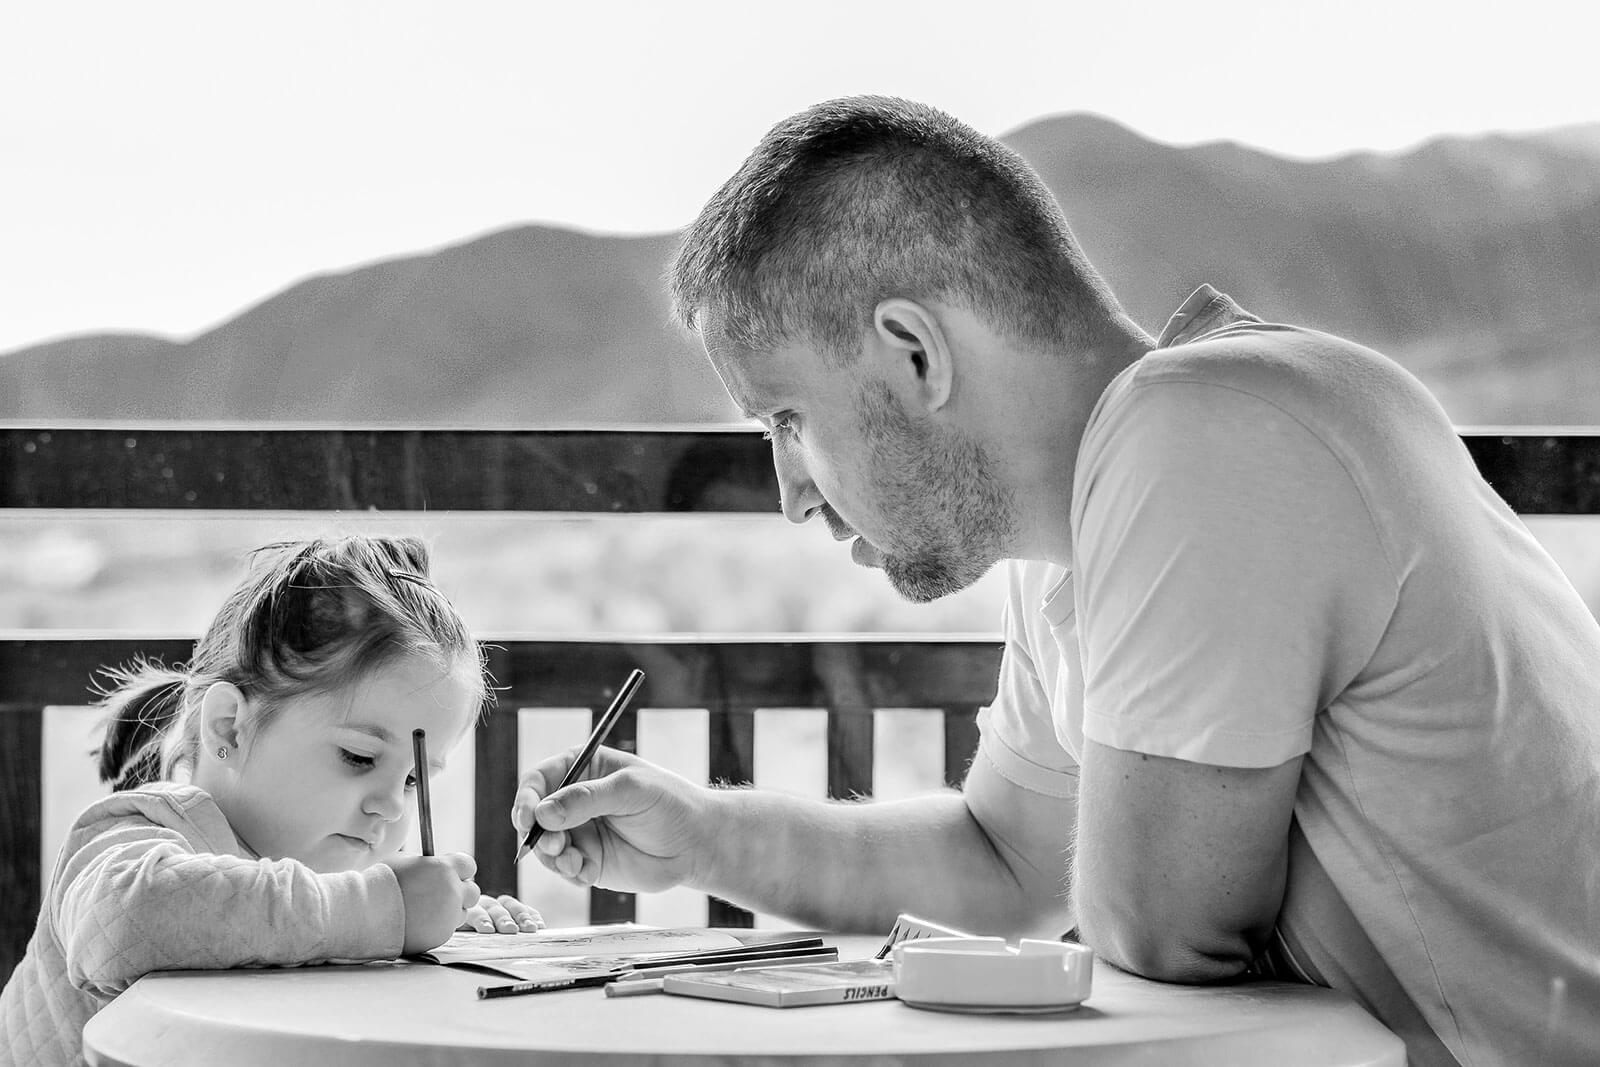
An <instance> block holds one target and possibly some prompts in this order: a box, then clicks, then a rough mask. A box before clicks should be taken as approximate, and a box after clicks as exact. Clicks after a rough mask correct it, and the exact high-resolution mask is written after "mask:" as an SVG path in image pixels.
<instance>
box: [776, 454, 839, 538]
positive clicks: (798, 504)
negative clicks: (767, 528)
mask: <svg viewBox="0 0 1600 1067" xmlns="http://www.w3.org/2000/svg"><path fill="white" fill-rule="evenodd" d="M772 466H773V468H774V469H775V470H776V471H777V472H778V495H779V499H780V501H781V506H782V508H783V517H784V518H786V519H788V520H789V521H790V522H795V523H800V522H805V521H806V520H807V519H809V518H811V516H812V515H813V514H815V513H816V511H817V509H819V508H821V507H822V505H823V504H826V503H827V501H826V500H824V499H823V496H822V493H821V491H820V490H818V489H817V486H816V483H815V482H813V481H812V480H811V476H810V475H809V474H807V473H806V469H805V465H804V464H802V463H799V462H797V461H796V460H794V459H792V458H788V457H779V456H773V458H772Z"/></svg>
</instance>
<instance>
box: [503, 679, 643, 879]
mask: <svg viewBox="0 0 1600 1067" xmlns="http://www.w3.org/2000/svg"><path fill="white" fill-rule="evenodd" d="M642 681H644V671H641V670H638V669H637V668H636V669H635V670H634V672H633V673H632V674H630V675H628V680H627V681H625V682H623V683H622V688H621V689H619V690H617V696H616V699H615V700H613V701H612V702H611V706H610V707H609V708H607V709H606V713H605V714H604V715H602V716H600V721H599V722H597V723H595V725H594V731H593V732H592V733H590V734H589V740H587V741H585V742H584V743H583V748H582V749H581V750H579V752H578V758H577V759H575V760H573V761H572V766H570V767H568V768H567V773H566V774H565V775H563V776H562V778H561V784H560V785H558V786H556V788H555V789H553V790H551V792H556V791H557V790H561V789H565V788H566V787H567V786H569V785H571V784H572V783H573V782H576V781H577V780H578V778H579V776H581V775H582V774H583V772H584V770H585V769H587V768H588V766H589V761H590V760H592V759H594V752H595V749H597V748H599V747H600V742H602V741H604V740H605V739H606V735H607V734H609V733H610V732H611V728H612V727H613V726H615V725H616V723H617V718H618V716H620V715H621V714H622V709H623V708H625V707H627V706H628V701H630V700H632V699H633V694H634V690H636V689H638V688H639V683H640V682H642ZM547 795H548V794H547ZM542 833H544V831H543V830H542V829H540V828H539V820H538V819H534V820H533V825H531V826H529V827H528V836H527V837H525V838H523V840H522V846H521V847H520V848H518V849H517V858H516V859H515V860H513V861H512V862H513V863H516V862H518V861H520V860H521V859H522V857H524V856H526V855H527V854H528V853H529V852H530V851H532V849H533V845H534V842H536V841H538V840H539V835H540V834H542Z"/></svg>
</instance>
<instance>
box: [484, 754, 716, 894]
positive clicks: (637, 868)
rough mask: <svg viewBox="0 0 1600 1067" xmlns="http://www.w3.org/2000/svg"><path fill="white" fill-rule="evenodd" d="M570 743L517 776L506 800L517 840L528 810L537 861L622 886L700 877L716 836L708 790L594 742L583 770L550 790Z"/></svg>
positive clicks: (643, 888) (645, 887)
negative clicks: (535, 825)
mask: <svg viewBox="0 0 1600 1067" xmlns="http://www.w3.org/2000/svg"><path fill="white" fill-rule="evenodd" d="M576 755H577V749H570V750H568V751H566V752H563V753H561V754H560V755H558V756H552V757H551V758H549V759H547V760H545V761H544V762H543V763H541V764H539V765H538V766H537V767H535V768H534V769H533V770H532V771H530V772H529V773H528V775H527V777H525V778H523V780H522V785H521V787H520V788H519V789H518V790H517V795H516V799H515V801H514V802H513V804H512V807H511V824H512V825H513V826H515V827H516V829H517V838H518V840H521V839H522V838H523V837H524V836H525V835H526V834H527V831H528V827H529V826H530V825H531V824H532V822H533V819H534V817H535V814H537V817H538V820H539V826H540V827H541V828H542V829H543V830H544V831H545V832H544V833H543V834H542V835H541V836H540V838H539V840H538V841H537V842H536V843H535V846H534V854H535V855H537V856H538V857H539V862H540V863H542V864H544V865H545V866H546V867H548V868H549V869H550V870H552V871H554V872H556V873H557V874H559V875H560V876H561V877H563V878H565V879H566V880H567V881H569V882H573V883H575V884H577V885H600V886H603V887H605V888H607V889H615V890H619V891H624V892H653V891H655V890H658V889H667V888H670V887H672V886H675V885H680V884H684V883H688V884H697V885H702V886H703V885H704V881H705V877H706V874H707V869H708V867H709V865H710V860H711V849H712V845H713V843H714V841H715V838H716V827H715V826H714V825H713V819H712V816H711V812H710V807H711V802H712V799H713V793H712V791H711V790H709V789H707V788H705V787H704V786H699V785H695V784H694V783H692V782H690V781H689V780H688V779H686V778H682V777H680V776H678V775H676V774H673V773H672V772H671V771H668V770H665V769H663V768H661V767H657V766H656V765H655V764H653V763H649V762H647V761H645V760H642V759H640V758H639V757H637V756H633V755H630V754H628V753H626V752H619V751H617V750H616V749H612V748H605V747H601V748H599V749H597V750H596V751H595V754H594V759H593V760H592V761H591V762H590V764H589V768H588V773H589V774H590V775H591V777H588V778H585V779H584V780H582V781H578V782H574V783H573V784H572V785H570V786H568V787H567V788H565V789H562V790H559V791H557V792H555V793H554V794H551V792H550V791H551V790H552V789H554V788H555V786H556V785H558V784H559V783H560V781H561V779H562V777H563V776H564V775H565V774H566V773H567V768H568V767H570V766H571V765H572V760H573V759H574V757H576Z"/></svg>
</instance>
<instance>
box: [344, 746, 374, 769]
mask: <svg viewBox="0 0 1600 1067" xmlns="http://www.w3.org/2000/svg"><path fill="white" fill-rule="evenodd" d="M339 758H340V759H342V760H344V761H345V762H346V763H348V764H349V765H350V766H352V767H360V768H361V769H363V770H365V769H367V768H368V767H371V766H372V765H373V759H372V757H371V756H363V755H362V754H361V753H359V752H351V751H350V750H349V749H348V748H341V749H340V750H339Z"/></svg>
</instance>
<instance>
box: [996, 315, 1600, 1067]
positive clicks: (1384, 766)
mask: <svg viewBox="0 0 1600 1067" xmlns="http://www.w3.org/2000/svg"><path fill="white" fill-rule="evenodd" d="M1072 544H1073V568H1072V571H1071V572H1070V573H1069V572H1068V571H1067V570H1066V569H1065V568H1063V567H1060V566H1055V565H1052V564H1047V563H1042V562H1017V563H1013V564H1010V567H1011V579H1010V593H1009V596H1008V600H1007V605H1006V613H1005V628H1006V653H1005V657H1004V662H1003V664H1002V668H1001V677H1000V682H999V690H998V693H997V695H996V699H995V703H994V705H993V706H992V707H991V708H989V709H988V710H987V711H986V712H985V713H984V716H983V718H982V720H981V725H982V728H983V741H982V751H983V753H984V755H985V757H986V758H987V759H988V760H990V761H991V762H992V763H993V764H994V766H995V767H996V768H997V769H998V770H999V771H1000V773H1002V774H1004V775H1005V776H1006V777H1007V778H1009V779H1011V780H1012V781H1014V782H1016V783H1017V784H1018V785H1021V786H1023V787H1024V788H1028V789H1032V790H1035V791H1039V792H1045V793H1056V794H1061V793H1071V792H1074V791H1075V789H1076V781H1075V779H1076V769H1077V763H1078V758H1079V755H1080V754H1081V752H1082V744H1083V739H1084V738H1085V737H1088V738H1091V739H1093V740H1094V741H1096V742H1098V743H1101V744H1105V745H1109V746H1112V747H1115V748H1119V749H1123V750H1126V751H1137V752H1145V753H1149V754H1151V755H1160V756H1169V757H1174V758H1178V759H1184V760H1190V761H1194V762H1199V763H1208V764H1216V765H1222V766H1233V767H1270V766H1275V765H1277V764H1279V763H1282V762H1284V761H1286V760H1288V759H1291V758H1293V757H1295V756H1300V755H1304V756H1305V760H1304V763H1303V765H1302V767H1303V769H1302V774H1301V781H1300V786H1299V790H1298V793H1297V795H1296V798H1295V806H1294V815H1295V820H1294V828H1293V831H1292V836H1291V843H1290V844H1291V848H1290V868H1289V884H1288V887H1287V891H1286V895H1285V901H1284V905H1283V909H1282V912H1281V913H1280V916H1279V919H1278V928H1277V932H1276V935H1275V938H1274V944H1273V946H1272V952H1271V953H1270V957H1271V958H1270V959H1269V960H1267V961H1265V962H1266V963H1267V964H1268V966H1269V969H1270V971H1271V973H1277V974H1280V975H1287V974H1298V975H1299V976H1303V977H1306V978H1308V979H1309V980H1312V981H1319V982H1321V983H1324V984H1328V985H1332V986H1334V987H1336V988H1342V989H1345V990H1347V991H1348V992H1350V993H1352V994H1354V995H1355V996H1356V997H1357V998H1358V999H1360V1000H1361V1001H1362V1002H1363V1003H1364V1004H1366V1005H1367V1007H1368V1008H1369V1009H1370V1010H1372V1011H1373V1013H1374V1014H1375V1015H1377V1016H1378V1017H1379V1018H1380V1019H1382V1020H1383V1021H1384V1022H1385V1023H1387V1024H1388V1025H1389V1026H1390V1027H1391V1028H1393V1029H1394V1030H1395V1031H1396V1032H1397V1033H1399V1034H1400V1035H1401V1037H1403V1038H1404V1039H1405V1040H1406V1042H1407V1048H1408V1053H1409V1055H1410V1057H1411V1061H1412V1063H1413V1064H1427V1063H1435V1062H1442V1063H1448V1062H1450V1058H1449V1057H1450V1056H1451V1055H1453V1056H1454V1057H1455V1059H1456V1060H1459V1061H1460V1062H1461V1063H1463V1064H1473V1065H1476V1064H1500V1063H1505V1064H1522V1063H1541V1064H1558V1063H1569V1062H1570V1063H1579V1062H1585V1063H1594V1062H1600V626H1597V625H1596V622H1595V619H1594V617H1593V616H1592V615H1591V614H1590V613H1589V611H1588V609H1587V608H1586V607H1585V606H1584V604H1583V602H1582V600H1581V599H1580V598H1579V596H1578V595H1577V593H1576V592H1575V591H1574V590H1573V589H1572V587H1571V584H1570V583H1569V582H1568V581H1567V579H1566V578H1565V576H1564V575H1563V574H1562V573H1561V571H1560V569H1559V568H1558V567H1557V566H1556V564H1555V563H1554V562H1553V561H1552V560H1551V559H1550V557H1549V556H1548V555H1547V554H1546V553H1545V552H1544V550H1543V549H1542V548H1541V546H1540V545H1539V544H1538V542H1537V541H1535V540H1534V538H1533V537H1532V535H1530V534H1529V533H1528V531H1527V529H1526V528H1525V527H1524V525H1523V524H1522V522H1521V521H1520V520H1519V519H1518V518H1517V517H1516V515H1515V514H1514V513H1513V512H1511V510H1510V509H1509V508H1508V507H1507V506H1506V505H1505V504H1504V502H1503V501H1502V500H1501V499H1500V497H1499V496H1497V495H1496V493H1495V492H1494V490H1493V489H1492V488H1490V487H1489V485H1488V484H1486V483H1485V482H1484V481H1483V479H1482V478H1481V477H1480V476H1479V474H1478V472H1477V469H1476V467H1475V465H1474V464H1473V461H1472V459H1471V457H1470V456H1469V455H1468V453H1467V451H1466V449H1465V447H1464V446H1463V445H1462V443H1461V441H1460V439H1459V437H1458V435H1457V433H1456V431H1455V429H1454V427H1453V426H1452V425H1451V424H1450V421H1449V419H1448V418H1447V416H1446V415H1445V413H1444V411H1443V410H1442V409H1441V408H1440V407H1439V406H1438V404H1437V403H1436V402H1435V401H1434V399H1433V398H1432V397H1431V396H1430V395H1429V394H1428V392H1427V391H1426V389H1425V388H1424V387H1423V386H1422V385H1421V383H1420V382H1418V381H1417V380H1416V379H1415V378H1413V377H1412V376H1411V375H1410V374H1408V373H1407V372H1406V371H1404V370H1403V369H1402V368H1400V367H1399V366H1398V365H1396V364H1395V363H1393V362H1392V361H1390V360H1388V359H1386V358H1384V357H1383V356H1381V355H1379V354H1377V353H1375V352H1372V351H1370V350H1368V349H1365V348H1362V347H1360V346H1357V345H1354V344H1352V343H1350V342H1348V341H1344V340H1341V339H1339V338H1336V337H1332V336H1329V335H1326V334H1322V333H1317V332H1314V331H1310V330H1304V329H1298V328H1294V327H1289V326H1281V325H1270V324H1265V323H1261V322H1259V321H1258V320H1256V319H1254V318H1253V317H1251V316H1249V315H1247V314H1245V313H1244V312H1242V311H1241V310H1240V309H1239V308H1238V307H1237V305H1235V304H1234V303H1233V302H1232V301H1231V300H1229V299H1228V298H1227V297H1225V296H1222V295H1220V294H1218V293H1216V292H1215V291H1214V290H1212V289H1211V288H1210V287H1209V286H1207V287H1203V288H1202V289H1201V290H1200V291H1198V292H1197V293H1196V294H1195V295H1194V296H1193V297H1191V298H1190V300H1189V301H1188V302H1187V303H1186V304H1185V305H1184V307H1183V308H1182V309H1181V310H1180V312H1179V313H1178V314H1177V315H1175V316H1174V318H1173V321H1172V323H1170V324H1169V326H1168V328H1167V330H1166V331H1164V333H1163V335H1162V338H1161V342H1160V344H1159V346H1158V347H1157V349H1156V350H1154V351H1152V352H1150V353H1149V354H1147V355H1146V356H1144V357H1143V358H1142V359H1140V360H1139V361H1138V362H1136V363H1135V364H1133V365H1132V366H1131V367H1129V368H1128V369H1127V370H1126V371H1125V372H1123V373H1122V374H1121V375H1119V376H1118V377H1117V378H1116V379H1115V380H1114V381H1113V382H1112V384H1111V385H1110V386H1109V387H1108V388H1107V389H1106V392H1105V394H1104V395H1103V396H1102V397H1101V399H1100V402H1099V404H1098V406H1097V407H1096V409H1095V411H1094V414H1093V415H1092V417H1091V419H1090V421H1089V424H1088V426H1087V428H1086V430H1085V433H1084V436H1083V443H1082V447H1081V450H1080V453H1079V457H1078V462H1077V468H1076V482H1075V486H1074V492H1073V501H1072ZM1446 1050H1448V1051H1446Z"/></svg>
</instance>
